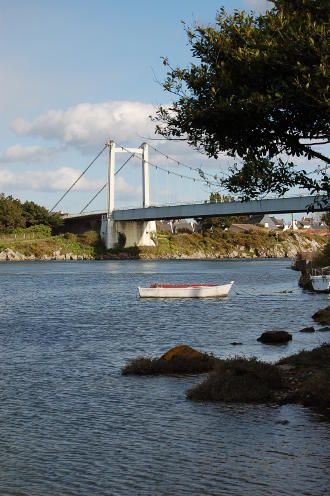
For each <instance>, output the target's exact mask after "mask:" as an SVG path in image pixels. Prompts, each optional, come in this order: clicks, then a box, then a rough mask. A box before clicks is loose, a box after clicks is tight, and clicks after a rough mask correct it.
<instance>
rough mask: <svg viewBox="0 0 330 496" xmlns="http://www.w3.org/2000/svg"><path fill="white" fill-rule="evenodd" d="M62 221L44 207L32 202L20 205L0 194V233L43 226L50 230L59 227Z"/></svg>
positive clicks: (18, 201)
mask: <svg viewBox="0 0 330 496" xmlns="http://www.w3.org/2000/svg"><path fill="white" fill-rule="evenodd" d="M61 223H62V219H61V217H60V216H59V215H58V214H51V213H49V211H48V210H47V209H46V208H45V207H41V206H40V205H37V204H36V203H34V202H32V201H26V202H24V203H22V202H21V201H20V200H17V199H16V198H13V197H12V196H5V195H4V194H3V193H0V231H7V232H9V231H13V230H14V229H18V228H25V227H30V226H35V225H38V224H44V225H46V226H50V227H52V228H55V227H58V226H59V225H61Z"/></svg>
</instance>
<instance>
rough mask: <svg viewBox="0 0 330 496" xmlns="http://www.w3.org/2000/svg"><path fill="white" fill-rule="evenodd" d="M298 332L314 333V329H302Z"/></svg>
mask: <svg viewBox="0 0 330 496" xmlns="http://www.w3.org/2000/svg"><path fill="white" fill-rule="evenodd" d="M299 332H315V329H314V327H304V328H303V329H300V331H299Z"/></svg>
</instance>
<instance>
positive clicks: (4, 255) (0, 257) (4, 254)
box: [0, 248, 93, 262]
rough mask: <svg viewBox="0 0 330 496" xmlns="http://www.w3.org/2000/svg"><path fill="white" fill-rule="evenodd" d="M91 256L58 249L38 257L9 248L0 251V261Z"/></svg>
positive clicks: (83, 258)
mask: <svg viewBox="0 0 330 496" xmlns="http://www.w3.org/2000/svg"><path fill="white" fill-rule="evenodd" d="M92 258H93V257H91V256H89V255H86V254H83V255H75V254H74V253H64V254H61V251H60V250H57V251H54V252H53V253H52V254H51V255H48V254H44V255H41V256H40V257H36V256H35V255H29V256H27V255H23V254H22V253H20V252H18V251H14V250H12V249H11V248H6V249H5V250H3V251H1V252H0V262H23V261H25V260H43V261H50V260H91V259H92Z"/></svg>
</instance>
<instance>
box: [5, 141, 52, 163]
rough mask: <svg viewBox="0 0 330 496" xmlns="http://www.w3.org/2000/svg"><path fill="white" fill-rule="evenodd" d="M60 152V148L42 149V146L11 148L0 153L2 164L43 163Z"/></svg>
mask: <svg viewBox="0 0 330 496" xmlns="http://www.w3.org/2000/svg"><path fill="white" fill-rule="evenodd" d="M58 152H59V148H58V147H51V148H41V147H40V146H25V147H24V146H21V145H19V144H17V145H13V146H10V147H9V148H7V149H6V150H4V151H3V152H2V153H0V162H2V163H11V162H30V161H33V162H42V161H45V160H49V159H50V158H52V157H53V156H54V155H56V154H57V153H58Z"/></svg>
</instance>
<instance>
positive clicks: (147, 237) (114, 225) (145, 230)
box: [100, 216, 156, 250]
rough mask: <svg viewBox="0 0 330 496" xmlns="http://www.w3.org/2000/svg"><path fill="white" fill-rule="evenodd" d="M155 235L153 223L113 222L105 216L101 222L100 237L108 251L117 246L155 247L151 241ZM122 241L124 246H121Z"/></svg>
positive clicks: (154, 223) (154, 224)
mask: <svg viewBox="0 0 330 496" xmlns="http://www.w3.org/2000/svg"><path fill="white" fill-rule="evenodd" d="M155 233H156V222H155V221H143V220H142V221H115V220H113V219H111V218H107V217H106V216H104V217H103V218H102V221H101V230H100V235H101V239H103V241H104V243H105V246H106V248H107V249H108V250H109V249H111V248H116V247H117V246H121V247H122V248H124V247H125V248H129V247H132V246H155V243H154V241H153V239H152V238H153V235H154V234H155ZM121 235H122V237H121ZM123 240H125V245H124V246H123V245H122V244H121V243H122V242H123Z"/></svg>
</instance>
